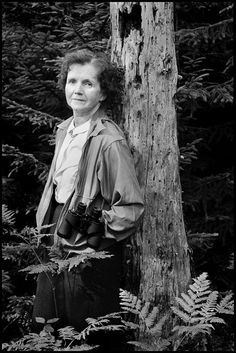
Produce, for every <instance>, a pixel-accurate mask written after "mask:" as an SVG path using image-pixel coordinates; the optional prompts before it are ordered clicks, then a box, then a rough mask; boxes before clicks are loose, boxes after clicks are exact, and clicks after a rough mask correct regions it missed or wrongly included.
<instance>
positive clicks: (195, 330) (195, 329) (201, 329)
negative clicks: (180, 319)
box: [172, 324, 214, 338]
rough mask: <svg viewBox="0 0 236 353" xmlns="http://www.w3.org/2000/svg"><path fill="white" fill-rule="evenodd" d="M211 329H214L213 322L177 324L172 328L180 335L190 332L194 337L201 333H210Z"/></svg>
mask: <svg viewBox="0 0 236 353" xmlns="http://www.w3.org/2000/svg"><path fill="white" fill-rule="evenodd" d="M211 329H214V327H213V326H212V325H211V324H196V325H194V326H178V325H177V326H175V327H174V328H173V329H172V332H176V333H177V335H178V336H181V335H183V334H188V335H190V336H191V337H192V338H193V337H194V336H196V335H197V334H199V333H204V334H208V335H209V334H210V333H211Z"/></svg>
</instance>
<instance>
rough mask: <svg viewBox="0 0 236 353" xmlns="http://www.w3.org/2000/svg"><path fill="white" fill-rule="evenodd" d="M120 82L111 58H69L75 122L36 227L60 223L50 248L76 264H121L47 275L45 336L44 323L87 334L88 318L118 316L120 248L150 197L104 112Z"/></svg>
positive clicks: (65, 130)
mask: <svg viewBox="0 0 236 353" xmlns="http://www.w3.org/2000/svg"><path fill="white" fill-rule="evenodd" d="M115 75H116V72H115V71H114V67H113V66H112V65H111V64H110V63H109V61H108V60H107V58H106V56H105V55H104V54H102V53H93V52H92V51H90V50H87V49H82V50H74V51H72V52H70V53H68V54H67V55H66V56H65V58H64V60H63V63H62V67H61V73H60V78H59V83H60V85H61V87H62V88H63V89H64V90H65V96H66V101H67V104H68V106H69V107H70V108H71V109H72V111H73V116H72V117H70V118H69V119H67V120H65V121H63V122H62V123H61V124H60V125H58V129H57V133H56V147H55V153H54V158H53V160H52V164H51V168H50V171H49V176H48V180H47V183H46V185H45V188H44V191H43V194H42V198H41V201H40V203H39V207H38V211H37V215H36V219H37V226H38V227H39V228H40V227H41V226H42V225H44V224H51V223H55V227H53V229H52V230H53V233H54V235H53V238H52V239H51V243H50V245H52V244H54V245H55V244H57V245H59V244H60V245H61V246H62V247H63V249H64V251H66V252H67V253H68V256H69V257H71V256H78V254H81V253H82V252H94V251H99V250H105V251H107V252H108V253H111V254H113V255H114V256H112V257H110V258H108V259H105V260H101V259H99V260H92V261H91V263H92V266H91V267H88V266H82V265H81V266H77V267H74V269H73V271H63V272H62V273H61V274H60V275H57V276H53V277H51V279H50V281H49V279H48V275H45V273H42V274H40V275H39V277H38V281H37V292H36V298H35V303H34V311H33V321H34V324H35V327H37V325H38V329H40V328H41V329H42V327H40V324H37V323H36V321H37V320H36V318H37V317H44V318H45V319H46V320H49V319H52V318H55V317H58V318H59V321H58V322H57V325H56V327H57V328H58V327H63V326H66V325H70V326H73V327H75V328H76V329H77V330H78V331H81V330H82V329H83V328H84V327H85V326H86V321H85V319H86V318H88V317H98V316H101V315H105V314H108V313H110V312H114V311H118V310H119V276H120V269H121V244H122V241H123V240H124V239H126V238H127V237H129V236H130V235H131V234H133V233H134V232H135V230H136V228H137V225H138V221H139V219H140V217H141V215H142V213H143V197H142V193H141V190H140V187H139V184H138V181H137V178H136V175H135V169H134V165H133V160H132V156H131V154H130V151H129V149H128V146H127V143H126V141H125V138H124V134H123V132H122V130H121V129H120V128H119V127H118V126H117V125H116V124H115V123H114V122H113V121H112V120H110V119H109V118H108V116H107V114H106V112H105V110H107V109H109V108H112V104H113V102H114V100H115V99H117V97H118V96H117V94H118V93H117V92H116V90H117V87H118V82H116V76H115ZM113 108H114V106H113ZM81 203H82V204H81ZM80 209H82V213H81V214H83V215H82V216H79V210H80ZM84 213H86V214H87V215H89V216H87V218H86V217H85V218H83V217H84ZM94 214H95V216H97V218H96V217H95V218H96V219H93V218H92V215H94ZM81 219H83V221H81ZM86 222H87V223H86ZM91 223H92V224H93V226H92V227H90V226H91ZM81 224H83V227H82V225H81ZM52 284H53V287H54V289H53V290H52Z"/></svg>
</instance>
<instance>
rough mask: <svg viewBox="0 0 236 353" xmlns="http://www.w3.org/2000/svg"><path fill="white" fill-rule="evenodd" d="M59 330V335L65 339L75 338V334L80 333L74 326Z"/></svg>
mask: <svg viewBox="0 0 236 353" xmlns="http://www.w3.org/2000/svg"><path fill="white" fill-rule="evenodd" d="M57 331H58V333H59V337H61V338H62V339H63V340H72V339H74V336H75V335H77V334H78V331H76V330H75V329H74V327H72V326H65V327H63V328H60V329H58V330H57Z"/></svg>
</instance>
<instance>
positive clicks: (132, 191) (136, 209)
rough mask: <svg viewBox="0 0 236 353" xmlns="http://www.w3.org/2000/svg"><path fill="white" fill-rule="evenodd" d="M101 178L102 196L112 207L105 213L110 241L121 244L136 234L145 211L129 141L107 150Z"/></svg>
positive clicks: (113, 145)
mask: <svg viewBox="0 0 236 353" xmlns="http://www.w3.org/2000/svg"><path fill="white" fill-rule="evenodd" d="M98 178H99V181H100V187H101V194H102V196H103V198H104V200H105V201H106V202H107V203H108V204H109V205H110V209H109V210H103V218H104V221H105V225H106V237H108V238H115V239H116V240H117V241H120V240H122V239H125V238H127V237H128V236H130V235H131V234H133V233H134V232H135V230H136V228H137V226H138V221H139V219H140V217H141V216H142V214H143V211H144V203H143V195H142V192H141V189H140V186H139V183H138V180H137V177H136V173H135V168H134V162H133V158H132V156H131V153H130V150H129V148H128V146H127V143H126V141H125V140H119V141H114V142H112V143H111V144H110V145H109V146H108V147H107V148H106V150H105V151H104V153H103V158H102V161H101V165H100V169H99V171H98Z"/></svg>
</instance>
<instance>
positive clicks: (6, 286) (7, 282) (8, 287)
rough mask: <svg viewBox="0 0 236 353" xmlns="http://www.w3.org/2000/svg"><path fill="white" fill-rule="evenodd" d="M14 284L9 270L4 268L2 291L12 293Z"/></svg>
mask: <svg viewBox="0 0 236 353" xmlns="http://www.w3.org/2000/svg"><path fill="white" fill-rule="evenodd" d="M13 288H14V286H13V284H12V283H11V278H10V276H9V274H8V272H7V271H4V270H2V292H3V294H4V293H9V294H11V293H12V291H13Z"/></svg>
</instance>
